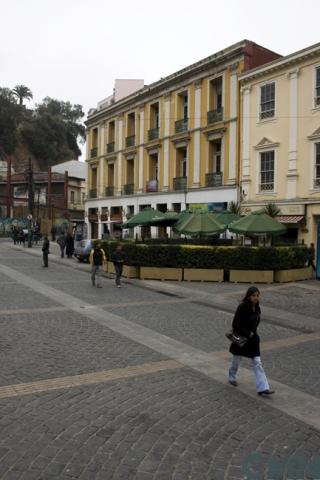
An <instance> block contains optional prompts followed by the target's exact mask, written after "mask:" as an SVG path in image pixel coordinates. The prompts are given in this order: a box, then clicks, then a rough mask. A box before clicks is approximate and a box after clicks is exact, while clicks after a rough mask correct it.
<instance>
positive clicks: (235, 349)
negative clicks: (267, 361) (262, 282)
mask: <svg viewBox="0 0 320 480" xmlns="http://www.w3.org/2000/svg"><path fill="white" fill-rule="evenodd" d="M260 312H261V310H260V307H259V305H256V307H255V311H253V310H252V305H251V303H250V302H249V301H244V302H241V303H240V305H239V306H238V308H237V310H236V313H235V315H234V318H233V322H232V328H233V331H234V332H235V333H237V334H238V335H241V336H242V337H246V338H248V341H247V343H246V344H245V345H244V346H243V347H239V346H238V345H235V344H234V343H231V346H230V349H229V351H230V352H231V353H232V354H233V355H241V356H243V357H249V358H253V357H260V338H259V335H258V334H257V328H258V325H259V323H260ZM251 333H252V334H253V335H251ZM250 335H251V336H250Z"/></svg>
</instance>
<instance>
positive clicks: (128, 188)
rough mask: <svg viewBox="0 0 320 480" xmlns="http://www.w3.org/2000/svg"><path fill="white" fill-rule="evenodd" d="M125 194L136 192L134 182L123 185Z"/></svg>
mask: <svg viewBox="0 0 320 480" xmlns="http://www.w3.org/2000/svg"><path fill="white" fill-rule="evenodd" d="M123 193H124V195H133V194H134V183H126V184H125V185H123Z"/></svg>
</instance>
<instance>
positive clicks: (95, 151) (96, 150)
mask: <svg viewBox="0 0 320 480" xmlns="http://www.w3.org/2000/svg"><path fill="white" fill-rule="evenodd" d="M97 155H98V147H94V148H91V151H90V156H91V158H93V157H96V156H97Z"/></svg>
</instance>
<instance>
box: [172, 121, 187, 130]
mask: <svg viewBox="0 0 320 480" xmlns="http://www.w3.org/2000/svg"><path fill="white" fill-rule="evenodd" d="M174 127H175V133H181V132H186V131H187V130H188V119H187V118H182V119H181V120H177V121H176V122H175V124H174Z"/></svg>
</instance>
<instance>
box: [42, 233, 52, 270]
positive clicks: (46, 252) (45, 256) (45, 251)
mask: <svg viewBox="0 0 320 480" xmlns="http://www.w3.org/2000/svg"><path fill="white" fill-rule="evenodd" d="M49 248H50V242H49V239H48V235H45V236H44V237H43V243H42V258H43V266H44V267H47V268H48V256H49V253H50V252H49Z"/></svg>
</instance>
